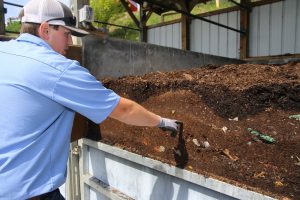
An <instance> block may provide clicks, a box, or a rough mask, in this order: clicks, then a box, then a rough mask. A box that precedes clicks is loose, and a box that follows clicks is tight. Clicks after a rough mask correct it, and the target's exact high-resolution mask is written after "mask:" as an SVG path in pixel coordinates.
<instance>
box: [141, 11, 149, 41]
mask: <svg viewBox="0 0 300 200" xmlns="http://www.w3.org/2000/svg"><path fill="white" fill-rule="evenodd" d="M140 16H141V20H140V29H141V31H140V41H141V42H147V25H146V24H147V14H146V11H145V10H144V9H143V8H142V6H141V8H140Z"/></svg>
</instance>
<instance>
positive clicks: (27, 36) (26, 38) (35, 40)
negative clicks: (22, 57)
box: [16, 33, 53, 50]
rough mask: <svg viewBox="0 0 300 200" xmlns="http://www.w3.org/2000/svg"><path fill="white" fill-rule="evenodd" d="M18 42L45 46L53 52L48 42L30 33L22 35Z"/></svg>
mask: <svg viewBox="0 0 300 200" xmlns="http://www.w3.org/2000/svg"><path fill="white" fill-rule="evenodd" d="M16 40H17V41H18V42H29V43H33V44H36V45H38V46H44V47H46V48H47V49H50V50H53V49H52V48H51V46H50V45H49V44H48V43H47V42H46V41H44V40H43V39H41V38H39V37H37V36H34V35H31V34H29V33H22V34H21V35H20V36H19V37H18V38H17V39H16Z"/></svg>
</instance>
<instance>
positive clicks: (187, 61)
mask: <svg viewBox="0 0 300 200" xmlns="http://www.w3.org/2000/svg"><path fill="white" fill-rule="evenodd" d="M229 63H242V61H240V60H236V59H229V58H225V57H219V56H212V55H207V54H202V53H196V52H190V51H184V50H180V49H175V48H170V47H162V46H158V45H153V44H147V43H140V42H131V41H126V40H118V39H112V38H106V39H105V38H100V37H96V36H87V37H85V38H84V39H83V65H84V66H85V67H87V68H88V69H89V70H90V71H91V73H92V74H93V75H94V76H96V77H97V78H102V77H120V76H125V75H141V74H145V73H149V72H153V71H158V70H159V71H170V70H177V69H185V68H192V67H201V66H204V65H207V64H216V65H223V64H229Z"/></svg>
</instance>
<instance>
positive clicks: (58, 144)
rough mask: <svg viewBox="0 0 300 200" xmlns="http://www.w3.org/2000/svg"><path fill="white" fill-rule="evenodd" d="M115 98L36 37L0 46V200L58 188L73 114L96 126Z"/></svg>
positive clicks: (28, 37) (76, 66)
mask: <svg viewBox="0 0 300 200" xmlns="http://www.w3.org/2000/svg"><path fill="white" fill-rule="evenodd" d="M119 99H120V97H119V96H118V95H117V94H116V93H114V92H113V91H111V90H109V89H106V88H105V87H103V86H102V84H101V83H100V82H99V81H97V80H96V79H95V77H93V76H92V75H91V74H90V73H89V72H88V70H86V69H85V68H83V67H81V66H80V65H79V63H78V62H77V61H73V60H69V59H66V58H65V57H64V56H62V55H60V54H58V53H56V52H55V51H53V50H52V48H51V47H50V46H49V45H48V44H47V43H46V42H45V41H43V40H42V39H40V38H38V37H35V36H33V35H30V34H22V35H21V36H20V37H19V38H17V39H16V40H11V41H9V42H0V200H2V199H5V200H8V199H13V200H15V199H20V200H23V199H27V198H29V197H32V196H36V195H39V194H42V193H46V192H49V191H52V190H54V189H56V188H58V187H59V186H61V185H62V184H63V183H64V182H65V178H66V165H67V159H68V150H69V142H70V132H71V128H72V124H73V119H74V112H78V113H80V114H82V115H84V116H86V117H87V118H89V119H91V120H92V121H94V122H96V123H100V122H101V121H103V120H104V119H105V118H107V117H108V116H109V114H110V113H111V112H112V110H113V109H114V108H115V106H116V105H117V104H118V102H119Z"/></svg>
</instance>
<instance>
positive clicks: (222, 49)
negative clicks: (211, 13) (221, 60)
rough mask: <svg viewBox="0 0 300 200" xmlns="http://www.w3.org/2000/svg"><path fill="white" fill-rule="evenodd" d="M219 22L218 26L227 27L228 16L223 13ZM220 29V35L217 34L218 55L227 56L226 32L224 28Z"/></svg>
mask: <svg viewBox="0 0 300 200" xmlns="http://www.w3.org/2000/svg"><path fill="white" fill-rule="evenodd" d="M219 19H220V20H219V22H220V24H223V25H225V26H227V25H228V14H227V13H224V14H221V15H220V16H219ZM219 29H220V34H219V51H218V55H219V56H224V57H227V56H228V40H227V37H228V30H227V29H225V28H219Z"/></svg>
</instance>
